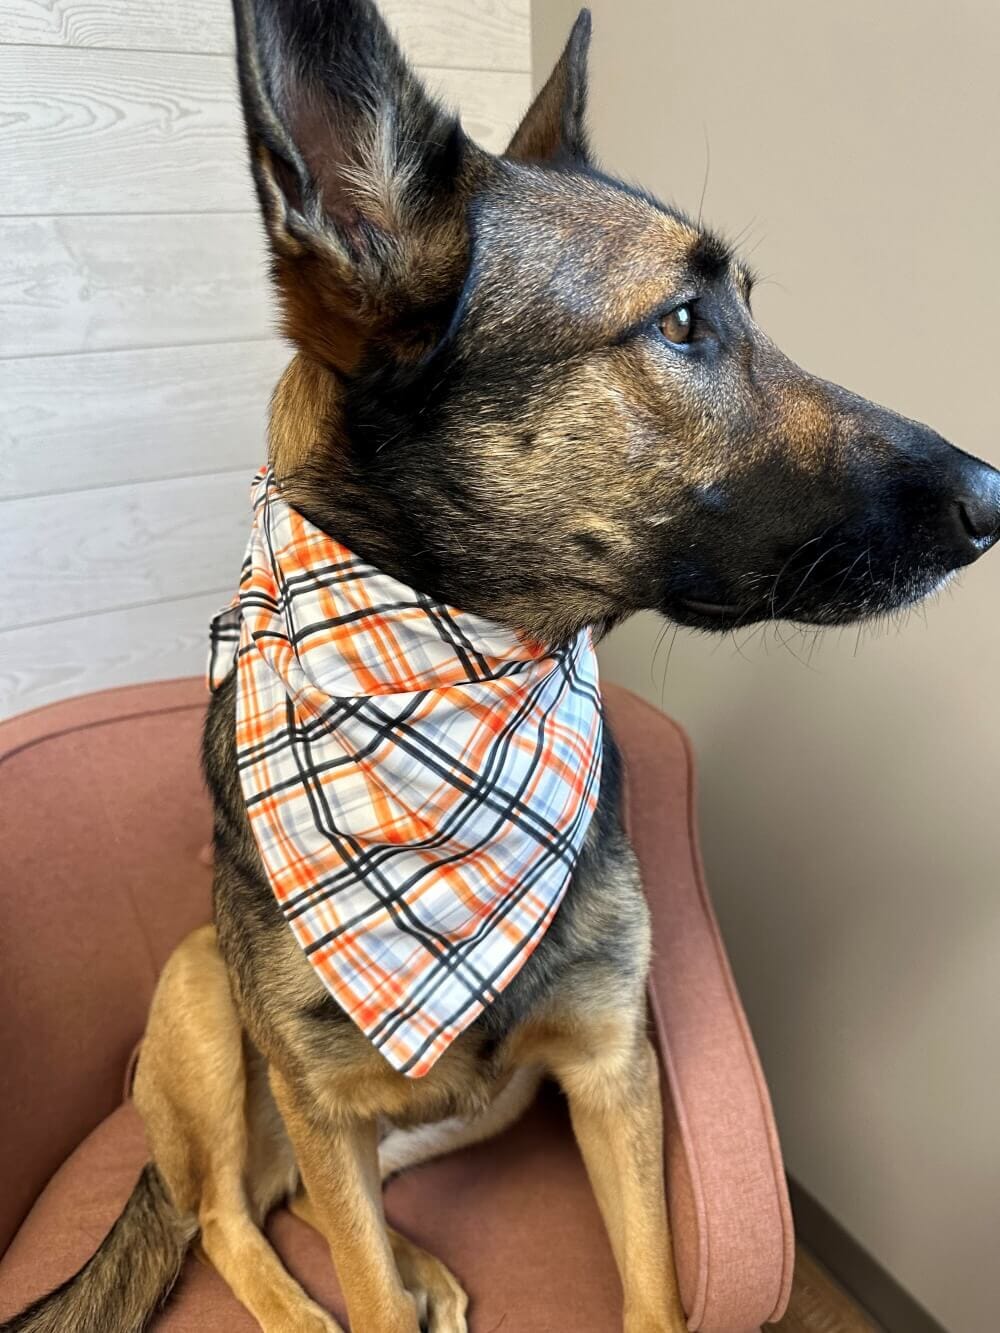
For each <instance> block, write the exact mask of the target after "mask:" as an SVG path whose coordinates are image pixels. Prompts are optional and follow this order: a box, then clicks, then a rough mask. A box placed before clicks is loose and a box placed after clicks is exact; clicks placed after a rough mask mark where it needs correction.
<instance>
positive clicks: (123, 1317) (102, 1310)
mask: <svg viewBox="0 0 1000 1333" xmlns="http://www.w3.org/2000/svg"><path fill="white" fill-rule="evenodd" d="M197 1231H198V1224H197V1222H196V1221H195V1219H194V1218H193V1217H192V1216H190V1215H188V1216H185V1215H184V1214H182V1213H180V1212H178V1210H177V1209H176V1208H175V1207H174V1205H173V1204H172V1203H171V1201H170V1198H169V1196H168V1194H167V1190H166V1186H165V1185H164V1183H163V1179H162V1177H161V1176H160V1173H159V1171H157V1169H156V1167H155V1166H154V1165H153V1164H152V1163H150V1164H149V1165H148V1166H146V1167H144V1169H143V1172H142V1175H141V1176H140V1177H139V1180H138V1182H137V1184H136V1187H135V1189H134V1190H133V1191H132V1195H131V1198H130V1199H129V1201H128V1203H127V1204H126V1205H125V1210H124V1212H123V1213H122V1214H121V1216H120V1217H119V1219H118V1221H117V1222H116V1223H115V1224H114V1226H113V1227H112V1228H111V1230H110V1231H109V1232H108V1234H107V1236H105V1238H104V1240H103V1242H102V1243H101V1247H100V1249H99V1250H98V1251H97V1253H96V1254H95V1255H94V1257H93V1258H92V1259H91V1260H90V1261H89V1262H88V1263H86V1264H84V1266H83V1267H82V1268H81V1269H80V1271H79V1272H78V1273H77V1274H76V1275H75V1276H74V1277H71V1278H69V1279H67V1281H65V1282H64V1283H63V1284H62V1286H61V1287H56V1289H55V1291H51V1292H49V1294H48V1295H47V1296H43V1297H41V1299H40V1300H37V1301H35V1303H34V1304H33V1305H29V1307H28V1308H27V1310H24V1311H22V1313H21V1314H19V1315H15V1316H14V1318H13V1319H11V1320H10V1321H9V1322H8V1323H6V1324H3V1325H0V1333H141V1330H142V1329H144V1328H145V1327H146V1324H147V1323H148V1321H149V1319H150V1318H151V1316H152V1315H153V1314H155V1313H156V1311H157V1309H158V1308H159V1307H160V1305H162V1303H163V1302H164V1301H165V1300H166V1298H167V1296H168V1295H169V1294H170V1291H171V1289H172V1287H173V1285H174V1283H175V1282H176V1281H177V1277H178V1275H179V1273H180V1271H181V1265H182V1264H183V1262H184V1256H185V1255H186V1253H187V1251H188V1247H189V1246H190V1244H191V1242H192V1240H194V1237H195V1235H196V1234H197Z"/></svg>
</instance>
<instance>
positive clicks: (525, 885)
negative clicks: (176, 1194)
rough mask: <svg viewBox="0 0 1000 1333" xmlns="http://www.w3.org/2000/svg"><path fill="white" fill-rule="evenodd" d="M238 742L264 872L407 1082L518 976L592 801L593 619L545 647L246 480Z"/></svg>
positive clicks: (238, 619) (218, 624)
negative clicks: (437, 596) (372, 556)
mask: <svg viewBox="0 0 1000 1333" xmlns="http://www.w3.org/2000/svg"><path fill="white" fill-rule="evenodd" d="M253 509H254V521H253V529H252V532H251V536H250V544H249V547H248V549H247V555H246V559H245V561H244V566H243V574H242V578H241V581H240V588H239V592H238V594H237V596H236V598H235V599H234V601H233V602H232V604H231V605H230V606H229V607H227V608H226V609H225V610H224V611H222V612H220V614H219V615H218V616H216V618H215V620H214V621H213V622H212V631H211V659H210V663H209V681H210V684H211V685H212V688H218V686H219V685H220V684H221V682H222V680H223V679H224V678H225V677H226V676H227V675H228V673H229V672H230V671H231V669H232V667H233V662H234V660H235V662H236V666H237V703H236V748H237V755H238V760H239V770H240V779H241V782H242V787H243V795H244V798H245V800H246V805H247V812H248V814H249V817H250V824H251V827H252V828H253V832H254V836H255V838H256V841H257V846H258V848H259V849H260V854H261V858H262V860H263V862H264V866H265V869H266V871H267V875H268V879H269V880H270V883H271V888H272V889H273V891H274V894H275V897H276V898H277V900H278V903H279V904H280V906H281V909H282V912H283V913H284V916H285V919H286V921H287V922H288V924H289V926H290V927H291V929H292V931H293V933H294V935H295V938H296V939H297V940H298V942H299V944H300V945H301V947H302V949H303V950H304V952H305V954H306V956H307V957H308V959H309V961H310V962H311V963H312V965H313V967H314V968H315V969H316V972H317V974H318V976H319V977H320V979H321V980H322V982H323V984H324V985H325V986H326V988H327V989H328V990H329V991H330V993H331V994H332V995H333V996H334V998H335V999H336V1000H337V1002H338V1004H339V1005H340V1006H341V1007H342V1008H343V1009H344V1010H345V1011H346V1012H347V1013H348V1014H349V1015H350V1016H351V1018H352V1019H353V1020H354V1022H355V1023H356V1024H357V1025H358V1027H359V1028H360V1029H361V1031H362V1032H363V1033H364V1034H365V1035H366V1036H367V1037H368V1038H369V1040H370V1041H371V1042H372V1043H373V1044H374V1045H375V1047H376V1048H377V1049H378V1050H379V1051H380V1052H381V1053H382V1054H383V1055H384V1056H385V1058H386V1059H387V1060H388V1061H389V1063H390V1064H391V1065H393V1066H394V1067H395V1068H396V1069H398V1070H401V1071H402V1072H403V1073H404V1074H408V1075H410V1076H411V1077H414V1078H416V1077H418V1076H420V1075H422V1074H426V1073H427V1072H428V1070H429V1069H431V1068H432V1066H433V1065H434V1063H435V1061H436V1060H437V1059H438V1057H439V1056H440V1055H441V1054H442V1052H443V1051H445V1050H446V1049H447V1048H448V1046H449V1045H450V1044H451V1042H453V1041H454V1040H455V1038H456V1037H457V1036H458V1035H459V1033H460V1032H462V1031H463V1030H464V1029H465V1028H466V1027H467V1026H468V1025H469V1024H470V1023H471V1022H472V1021H473V1019H474V1018H475V1017H476V1015H477V1014H479V1013H480V1012H481V1011H482V1010H483V1009H484V1008H485V1007H486V1006H487V1005H488V1004H490V1003H491V1002H492V1001H493V1000H495V999H496V997H497V995H498V994H499V993H500V992H501V991H502V990H503V989H504V988H505V987H506V986H507V985H508V984H509V983H510V982H511V981H512V980H513V979H514V977H515V976H516V975H517V973H518V972H519V971H520V970H521V968H522V967H523V966H524V964H525V962H527V960H528V958H529V957H530V955H531V953H532V951H533V950H534V949H535V947H536V946H537V945H538V943H539V941H540V940H541V939H542V937H543V935H544V934H545V931H546V929H547V928H548V926H549V925H550V923H551V922H552V920H553V918H554V916H555V913H556V909H557V908H558V906H559V904H560V902H561V901H562V898H563V895H564V894H565V892H566V888H567V885H568V883H569V879H570V876H571V874H572V873H573V868H574V866H575V864H576V860H577V856H578V854H579V851H580V847H581V845H582V843H583V839H584V836H585V834H586V832H587V828H588V825H589V823H590V817H591V814H592V813H593V810H594V806H595V805H596V802H597V793H598V786H599V782H600V769H601V703H600V695H599V693H598V684H597V662H596V657H595V654H594V647H593V642H592V640H591V636H590V632H589V631H583V632H582V633H580V634H579V635H578V636H577V637H576V638H574V639H572V640H571V641H569V642H568V643H565V644H563V645H561V646H559V647H556V648H547V647H544V646H542V645H540V644H537V643H532V642H530V641H528V640H527V639H525V638H524V637H522V636H519V635H517V634H515V633H512V632H511V631H509V630H506V629H503V628H501V627H500V626H499V625H495V624H493V623H491V622H490V621H488V620H483V619H480V618H479V617H478V616H472V615H466V614H465V613H463V612H459V611H455V610H453V609H452V608H451V607H448V606H444V605H442V604H441V603H439V602H434V601H432V600H431V599H430V598H429V597H425V596H423V595H422V594H421V593H418V592H415V591H414V590H413V589H412V588H408V587H407V586H406V585H405V584H403V583H399V582H397V581H396V580H395V579H392V578H389V577H388V576H387V575H385V574H382V573H380V572H379V571H378V570H377V569H375V568H374V567H373V566H372V565H370V564H368V563H367V562H365V561H364V560H361V559H359V557H358V556H356V555H354V554H352V552H350V551H349V550H347V549H346V548H345V547H343V546H341V545H340V544H339V543H338V542H336V541H334V540H333V538H332V537H329V536H327V534H326V533H324V532H321V531H320V530H319V529H318V528H315V527H313V525H312V524H311V523H309V522H308V520H307V519H305V518H304V517H303V516H302V515H301V514H299V513H297V512H296V510H294V509H292V508H291V507H290V506H289V505H287V504H286V503H285V501H284V500H283V499H282V496H281V492H280V490H279V488H278V485H277V483H276V481H275V479H274V476H273V473H272V472H271V470H270V468H267V469H265V470H264V471H262V472H261V473H259V474H258V475H257V477H256V478H255V479H254V487H253Z"/></svg>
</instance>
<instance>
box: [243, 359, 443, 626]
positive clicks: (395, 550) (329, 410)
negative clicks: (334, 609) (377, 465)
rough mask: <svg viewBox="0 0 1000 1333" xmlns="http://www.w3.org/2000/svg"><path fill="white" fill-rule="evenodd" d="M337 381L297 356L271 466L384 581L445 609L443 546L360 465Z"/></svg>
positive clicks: (278, 394)
mask: <svg viewBox="0 0 1000 1333" xmlns="http://www.w3.org/2000/svg"><path fill="white" fill-rule="evenodd" d="M343 395H344V387H343V385H342V383H341V381H340V380H339V379H338V377H337V375H336V373H335V372H334V371H332V370H330V369H329V368H327V367H326V366H324V365H322V364H321V363H320V362H318V361H314V360H312V359H311V358H309V357H307V356H304V355H303V354H302V353H301V352H299V353H297V354H296V355H295V356H294V357H293V358H292V360H291V362H290V363H289V365H288V367H287V368H286V370H285V372H284V374H283V375H282V377H281V380H280V381H279V383H278V387H277V389H276V390H275V392H274V396H273V398H272V400H271V418H270V428H269V432H268V452H269V461H270V463H271V466H272V467H273V469H274V474H275V477H276V478H277V480H278V482H279V484H280V485H281V488H282V491H283V493H284V495H285V497H286V498H287V500H288V502H289V503H290V504H291V505H292V506H293V507H294V508H296V509H298V510H299V511H300V512H301V513H303V514H305V516H306V517H307V518H308V519H309V520H310V521H311V522H312V523H313V524H314V525H315V526H316V527H318V528H320V529H321V530H322V531H323V532H325V533H326V534H327V535H328V536H330V537H333V538H334V539H335V540H337V541H339V542H341V543H342V544H343V545H344V546H347V547H348V548H349V549H350V550H352V551H354V552H356V553H357V554H358V555H360V556H363V557H364V558H365V559H366V560H369V561H370V562H371V563H372V564H374V565H375V566H377V568H379V569H381V570H382V571H383V572H384V573H386V574H389V575H390V576H391V577H393V578H395V579H398V580H399V581H400V582H403V583H406V584H408V585H409V586H411V587H414V588H419V589H420V590H421V591H422V592H425V593H427V594H428V595H430V596H433V597H437V598H439V599H440V600H442V601H448V600H450V590H449V589H448V588H446V587H444V586H443V580H442V575H441V569H440V566H439V562H438V560H437V558H436V555H435V545H434V543H433V542H432V541H429V540H428V539H427V538H426V537H425V535H424V534H423V533H422V532H421V530H420V528H419V524H418V518H417V515H416V514H414V513H412V512H408V511H407V510H406V509H404V508H402V507H401V504H400V501H399V500H398V498H397V497H396V496H395V495H394V494H392V493H390V488H389V487H387V486H384V485H378V484H373V481H372V479H371V478H370V477H369V476H367V475H366V474H365V472H363V471H360V470H359V469H358V468H357V467H356V465H355V462H354V459H353V452H352V449H351V445H350V441H349V439H348V438H347V433H346V429H347V428H346V425H345V423H344V421H343V410H342V402H343Z"/></svg>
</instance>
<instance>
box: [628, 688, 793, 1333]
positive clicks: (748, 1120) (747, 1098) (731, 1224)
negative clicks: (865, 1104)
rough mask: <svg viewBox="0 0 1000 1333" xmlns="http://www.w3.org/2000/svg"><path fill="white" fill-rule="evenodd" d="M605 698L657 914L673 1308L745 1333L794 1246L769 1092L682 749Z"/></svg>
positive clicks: (725, 1331)
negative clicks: (676, 1293)
mask: <svg viewBox="0 0 1000 1333" xmlns="http://www.w3.org/2000/svg"><path fill="white" fill-rule="evenodd" d="M605 698H606V706H607V712H608V718H609V722H610V724H611V727H612V730H613V732H614V735H615V737H616V739H617V741H618V744H619V746H620V747H621V750H622V754H623V758H624V764H625V822H626V827H627V829H628V833H629V837H630V839H631V841H632V845H633V847H634V848H635V851H636V854H637V856H638V858H639V862H640V865H641V867H642V874H643V882H644V885H645V888H646V893H647V896H648V899H649V905H650V910H651V914H652V927H653V966H652V971H651V975H650V984H649V1004H650V1012H651V1017H652V1022H653V1028H654V1035H655V1039H656V1043H657V1046H658V1049H659V1052H660V1060H661V1067H662V1072H663V1086H664V1119H665V1158H666V1176H667V1194H668V1200H669V1207H670V1216H671V1225H672V1230H673V1237H674V1250H675V1258H676V1262H677V1269H678V1277H679V1281H680V1285H681V1294H682V1298H683V1301H684V1307H685V1309H686V1310H687V1312H688V1317H689V1327H690V1328H691V1329H692V1330H698V1331H699V1333H733V1330H749V1329H751V1328H757V1327H758V1326H759V1325H760V1324H762V1323H765V1322H767V1321H769V1320H774V1319H778V1318H780V1316H781V1315H782V1314H783V1312H784V1310H785V1307H786V1305H787V1303H788V1296H789V1292H790V1290H791V1280H792V1267H793V1258H794V1239H793V1234H792V1221H791V1211H790V1208H789V1203H788V1194H787V1188H786V1184H785V1176H784V1170H783V1167H782V1161H781V1152H780V1148H779V1146H778V1138H777V1132H776V1129H775V1125H774V1118H773V1115H772V1111H771V1105H770V1099H769V1097H768V1093H767V1087H766V1085H765V1083H764V1079H763V1075H762V1073H761V1069H760V1064H759V1061H758V1059H757V1053H756V1050H755V1049H754V1045H753V1039H752V1037H751V1035H750V1031H749V1028H748V1026H747V1021H746V1017H745V1015H744V1013H743V1008H742V1005H741V1004H740V999H739V995H738V993H737V991H736V986H735V983H734V981H733V977H732V973H731V971H730V967H729V962H728V959H727V957H726V952H725V947H724V945H723V943H722V939H721V937H720V935H719V930H718V925H717V923H716V920H715V914H714V912H713V910H712V906H711V903H710V901H709V898H708V893H707V891H706V888H705V881H704V874H703V871H702V865H701V857H700V853H699V850H698V840H697V830H696V823H695V783H694V763H693V758H692V754H691V747H690V744H689V743H688V740H687V738H686V737H685V735H684V733H683V732H682V731H681V729H680V728H679V727H678V726H677V725H676V724H675V723H673V722H671V721H670V720H669V719H668V718H666V717H664V716H663V714H661V713H659V712H657V710H656V709H654V708H652V707H650V705H648V704H646V703H644V702H643V701H642V700H640V699H638V698H636V697H635V696H634V695H631V694H628V693H626V691H624V690H620V689H617V688H615V687H613V686H612V687H608V688H606V690H605Z"/></svg>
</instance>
